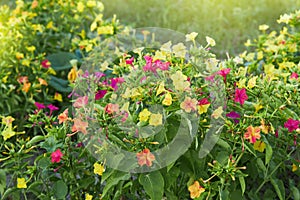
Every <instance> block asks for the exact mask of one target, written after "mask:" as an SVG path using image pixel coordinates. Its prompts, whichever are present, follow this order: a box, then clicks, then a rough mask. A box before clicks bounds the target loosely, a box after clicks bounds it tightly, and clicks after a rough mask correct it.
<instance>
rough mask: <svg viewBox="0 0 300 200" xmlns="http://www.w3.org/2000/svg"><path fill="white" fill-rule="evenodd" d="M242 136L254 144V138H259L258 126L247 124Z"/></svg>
mask: <svg viewBox="0 0 300 200" xmlns="http://www.w3.org/2000/svg"><path fill="white" fill-rule="evenodd" d="M244 138H245V139H247V140H249V142H250V143H252V144H254V143H255V142H256V140H258V139H260V128H259V127H253V126H248V128H247V132H246V133H245V134H244Z"/></svg>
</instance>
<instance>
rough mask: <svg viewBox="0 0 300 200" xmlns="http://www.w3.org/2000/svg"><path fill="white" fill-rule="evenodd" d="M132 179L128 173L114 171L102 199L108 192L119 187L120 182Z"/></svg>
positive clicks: (107, 181)
mask: <svg viewBox="0 0 300 200" xmlns="http://www.w3.org/2000/svg"><path fill="white" fill-rule="evenodd" d="M129 178H130V174H129V173H127V172H121V171H114V172H113V174H112V175H111V176H110V177H108V178H107V180H106V185H105V187H104V189H103V193H102V197H104V196H105V195H106V194H107V192H108V191H109V190H110V189H112V188H113V187H114V186H115V185H117V184H118V183H119V182H120V181H126V180H128V179H129Z"/></svg>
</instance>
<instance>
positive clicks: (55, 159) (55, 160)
mask: <svg viewBox="0 0 300 200" xmlns="http://www.w3.org/2000/svg"><path fill="white" fill-rule="evenodd" d="M61 157H63V154H62V152H61V151H60V149H57V150H56V151H54V152H53V153H51V162H52V163H59V162H60V159H61Z"/></svg>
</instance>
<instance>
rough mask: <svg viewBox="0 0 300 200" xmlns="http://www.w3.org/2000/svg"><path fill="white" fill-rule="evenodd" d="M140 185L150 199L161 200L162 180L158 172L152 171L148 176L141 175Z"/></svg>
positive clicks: (162, 192) (162, 191)
mask: <svg viewBox="0 0 300 200" xmlns="http://www.w3.org/2000/svg"><path fill="white" fill-rule="evenodd" d="M139 182H140V184H142V185H143V187H144V189H145V191H146V193H147V194H148V195H149V196H150V198H151V199H153V200H156V199H162V198H163V194H164V179H163V177H162V175H161V173H160V172H159V171H153V172H150V173H148V174H141V175H140V177H139Z"/></svg>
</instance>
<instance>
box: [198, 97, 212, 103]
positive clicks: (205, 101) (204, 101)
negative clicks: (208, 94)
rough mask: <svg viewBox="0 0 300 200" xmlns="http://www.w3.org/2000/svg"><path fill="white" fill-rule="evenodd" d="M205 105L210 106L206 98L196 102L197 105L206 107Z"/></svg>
mask: <svg viewBox="0 0 300 200" xmlns="http://www.w3.org/2000/svg"><path fill="white" fill-rule="evenodd" d="M206 104H210V102H209V101H208V100H207V98H203V99H201V100H199V101H198V105H206Z"/></svg>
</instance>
